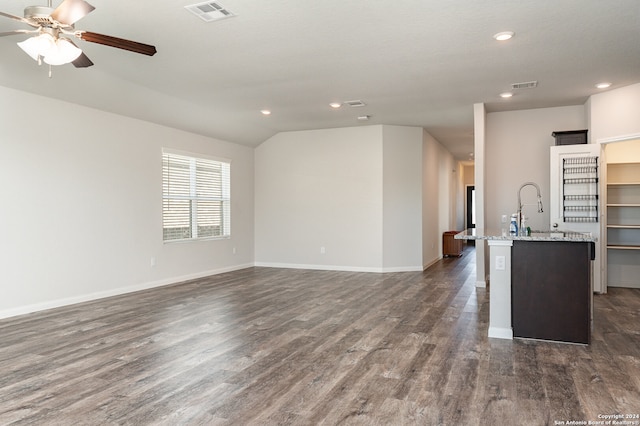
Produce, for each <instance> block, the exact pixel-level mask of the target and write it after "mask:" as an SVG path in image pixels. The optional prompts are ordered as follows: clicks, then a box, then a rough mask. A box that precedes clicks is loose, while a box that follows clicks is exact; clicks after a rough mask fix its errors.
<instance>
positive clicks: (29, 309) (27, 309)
mask: <svg viewBox="0 0 640 426" xmlns="http://www.w3.org/2000/svg"><path fill="white" fill-rule="evenodd" d="M253 266H254V265H253V264H252V263H249V264H244V265H234V266H228V267H225V268H220V269H214V270H210V271H202V272H198V273H194V274H188V275H183V276H180V277H173V278H167V279H164V280H159V281H152V282H147V283H141V284H136V285H133V286H127V287H119V288H115V289H112V290H106V291H100V292H97V293H90V294H84V295H80V296H73V297H66V298H64V299H57V300H51V301H47V302H41V303H34V304H32V305H25V306H19V307H16V308H11V309H5V310H0V319H4V318H10V317H15V316H18V315H25V314H30V313H33V312H38V311H44V310H47V309H54V308H60V307H63V306H68V305H75V304H77V303H83V302H91V301H93V300H98V299H104V298H107V297H113V296H120V295H123V294H127V293H134V292H136V291H141V290H149V289H152V288H157V287H164V286H167V285H171V284H178V283H181V282H184V281H189V280H193V279H197V278H203V277H208V276H211V275H218V274H223V273H225V272H232V271H238V270H241V269H247V268H251V267H253Z"/></svg>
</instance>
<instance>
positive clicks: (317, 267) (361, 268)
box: [255, 262, 423, 274]
mask: <svg viewBox="0 0 640 426" xmlns="http://www.w3.org/2000/svg"><path fill="white" fill-rule="evenodd" d="M255 266H259V267H263V268H285V269H311V270H317V271H342V272H374V273H377V274H385V273H390V272H421V271H422V270H423V269H422V267H421V266H394V267H391V268H377V267H365V266H342V265H315V264H301V263H275V262H256V263H255Z"/></svg>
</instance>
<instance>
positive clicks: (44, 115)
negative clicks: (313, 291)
mask: <svg viewBox="0 0 640 426" xmlns="http://www.w3.org/2000/svg"><path fill="white" fill-rule="evenodd" d="M0 116H1V117H2V118H1V120H2V137H1V139H0V148H1V152H2V155H0V193H1V194H2V207H1V208H0V226H2V228H3V229H2V235H3V238H2V239H0V247H1V253H2V256H0V282H1V283H2V297H1V298H0V317H6V316H12V315H17V314H20V313H25V312H30V311H34V310H40V309H45V308H50V307H55V306H60V305H64V304H69V303H74V302H79V301H84V300H90V299H93V298H98V297H104V296H109V295H114V294H120V293H124V292H128V291H134V290H138V289H142V288H148V287H153V286H157V285H163V284H167V283H171V282H176V281H180V280H184V279H188V278H194V277H197V276H205V275H210V274H212V273H216V272H221V271H225V270H232V269H238V268H243V267H246V266H251V265H253V261H254V259H253V245H254V243H253V234H254V231H253V224H254V218H253V212H254V208H253V199H254V197H253V195H254V194H253V149H250V148H247V147H242V146H240V145H236V144H231V143H227V142H224V141H220V140H214V139H210V138H205V137H202V136H198V135H194V134H189V133H185V132H182V131H178V130H174V129H171V128H167V127H163V126H159V125H155V124H150V123H147V122H143V121H139V120H134V119H130V118H126V117H123V116H119V115H114V114H110V113H105V112H101V111H98V110H93V109H89V108H86V107H82V106H78V105H74V104H70V103H65V102H60V101H57V100H53V99H49V98H44V97H39V96H35V95H32V94H27V93H24V92H19V91H16V90H12V89H7V88H2V87H0ZM163 147H168V148H173V149H179V150H181V151H187V152H193V153H195V154H198V153H202V154H207V155H210V156H217V157H223V158H228V159H230V160H231V162H232V176H231V185H232V189H231V191H232V205H231V212H232V213H231V214H232V231H231V232H232V236H231V238H230V239H223V240H208V241H198V242H184V243H169V244H163V242H162V210H161V203H162V161H161V159H162V158H161V150H162V148H163ZM234 248H235V254H234V250H233V249H234Z"/></svg>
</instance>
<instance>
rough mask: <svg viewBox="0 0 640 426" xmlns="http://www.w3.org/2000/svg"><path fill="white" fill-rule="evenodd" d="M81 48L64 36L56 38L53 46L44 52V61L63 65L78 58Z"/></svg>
mask: <svg viewBox="0 0 640 426" xmlns="http://www.w3.org/2000/svg"><path fill="white" fill-rule="evenodd" d="M81 53H82V50H81V49H80V48H78V47H77V46H75V45H74V44H73V43H72V42H71V41H69V40H68V39H66V38H59V39H58V40H56V43H55V47H54V48H52V49H50V50H49V51H47V52H46V54H45V55H43V56H44V62H45V63H47V64H49V65H64V64H68V63H70V62H73V61H75V60H76V59H78V56H80V54H81Z"/></svg>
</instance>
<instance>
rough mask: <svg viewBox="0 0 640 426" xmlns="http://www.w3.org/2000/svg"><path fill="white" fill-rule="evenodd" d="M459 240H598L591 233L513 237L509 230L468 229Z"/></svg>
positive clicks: (456, 236) (556, 232) (552, 233)
mask: <svg viewBox="0 0 640 426" xmlns="http://www.w3.org/2000/svg"><path fill="white" fill-rule="evenodd" d="M454 238H455V239H457V240H514V241H569V242H577V243H583V242H595V241H598V239H597V238H596V237H594V236H592V235H591V233H584V232H571V231H561V230H558V231H532V232H531V235H527V236H524V235H512V234H509V231H508V230H504V231H502V230H500V229H488V230H483V229H477V228H468V229H467V230H465V231H462V232H460V233H458V234H456V235H455V237H454Z"/></svg>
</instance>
